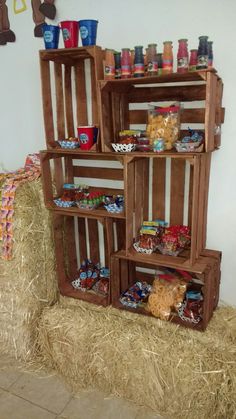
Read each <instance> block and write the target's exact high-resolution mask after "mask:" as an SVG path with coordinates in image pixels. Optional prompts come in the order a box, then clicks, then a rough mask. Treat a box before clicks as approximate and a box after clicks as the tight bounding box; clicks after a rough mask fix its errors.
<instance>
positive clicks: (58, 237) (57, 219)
mask: <svg viewBox="0 0 236 419" xmlns="http://www.w3.org/2000/svg"><path fill="white" fill-rule="evenodd" d="M63 218H64V217H63V216H61V215H57V214H53V217H52V219H53V232H54V242H55V258H56V271H57V281H58V285H59V287H61V286H63V284H64V283H65V282H66V280H67V278H66V266H65V257H64V249H63Z"/></svg>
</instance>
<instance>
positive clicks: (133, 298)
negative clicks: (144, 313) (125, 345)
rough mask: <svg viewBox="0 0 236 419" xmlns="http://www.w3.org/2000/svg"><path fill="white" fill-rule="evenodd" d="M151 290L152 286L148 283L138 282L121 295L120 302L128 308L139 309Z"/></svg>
mask: <svg viewBox="0 0 236 419" xmlns="http://www.w3.org/2000/svg"><path fill="white" fill-rule="evenodd" d="M151 289H152V287H151V285H149V284H148V283H147V282H145V281H143V282H141V281H137V282H136V283H135V284H134V285H133V286H132V287H130V288H129V289H128V290H127V291H125V292H124V293H123V294H122V295H121V297H120V302H121V303H122V304H123V305H125V306H127V307H131V308H137V307H138V306H140V305H141V304H142V302H143V301H144V300H145V299H146V298H147V297H148V295H149V294H150V292H151Z"/></svg>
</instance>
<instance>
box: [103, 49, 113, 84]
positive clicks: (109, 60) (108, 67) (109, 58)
mask: <svg viewBox="0 0 236 419" xmlns="http://www.w3.org/2000/svg"><path fill="white" fill-rule="evenodd" d="M114 78H115V60H114V50H113V49H106V51H105V66H104V79H105V80H112V79H114Z"/></svg>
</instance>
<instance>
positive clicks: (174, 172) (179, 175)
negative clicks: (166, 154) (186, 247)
mask: <svg viewBox="0 0 236 419" xmlns="http://www.w3.org/2000/svg"><path fill="white" fill-rule="evenodd" d="M184 184H185V161H182V160H176V159H171V184H170V187H171V192H170V225H175V224H180V225H182V224H183V220H184Z"/></svg>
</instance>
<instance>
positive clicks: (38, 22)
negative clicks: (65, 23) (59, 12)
mask: <svg viewBox="0 0 236 419" xmlns="http://www.w3.org/2000/svg"><path fill="white" fill-rule="evenodd" d="M54 2H55V0H44V1H41V0H31V6H32V10H33V20H34V23H35V28H34V36H35V37H43V30H42V27H43V24H44V22H45V17H47V18H49V19H51V20H53V19H54V18H55V15H56V7H55V5H54ZM22 10H23V9H22ZM24 10H25V9H24ZM15 40H16V36H15V34H14V32H13V31H12V30H11V29H10V22H9V18H8V8H7V5H6V0H0V45H6V44H7V42H15Z"/></svg>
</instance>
